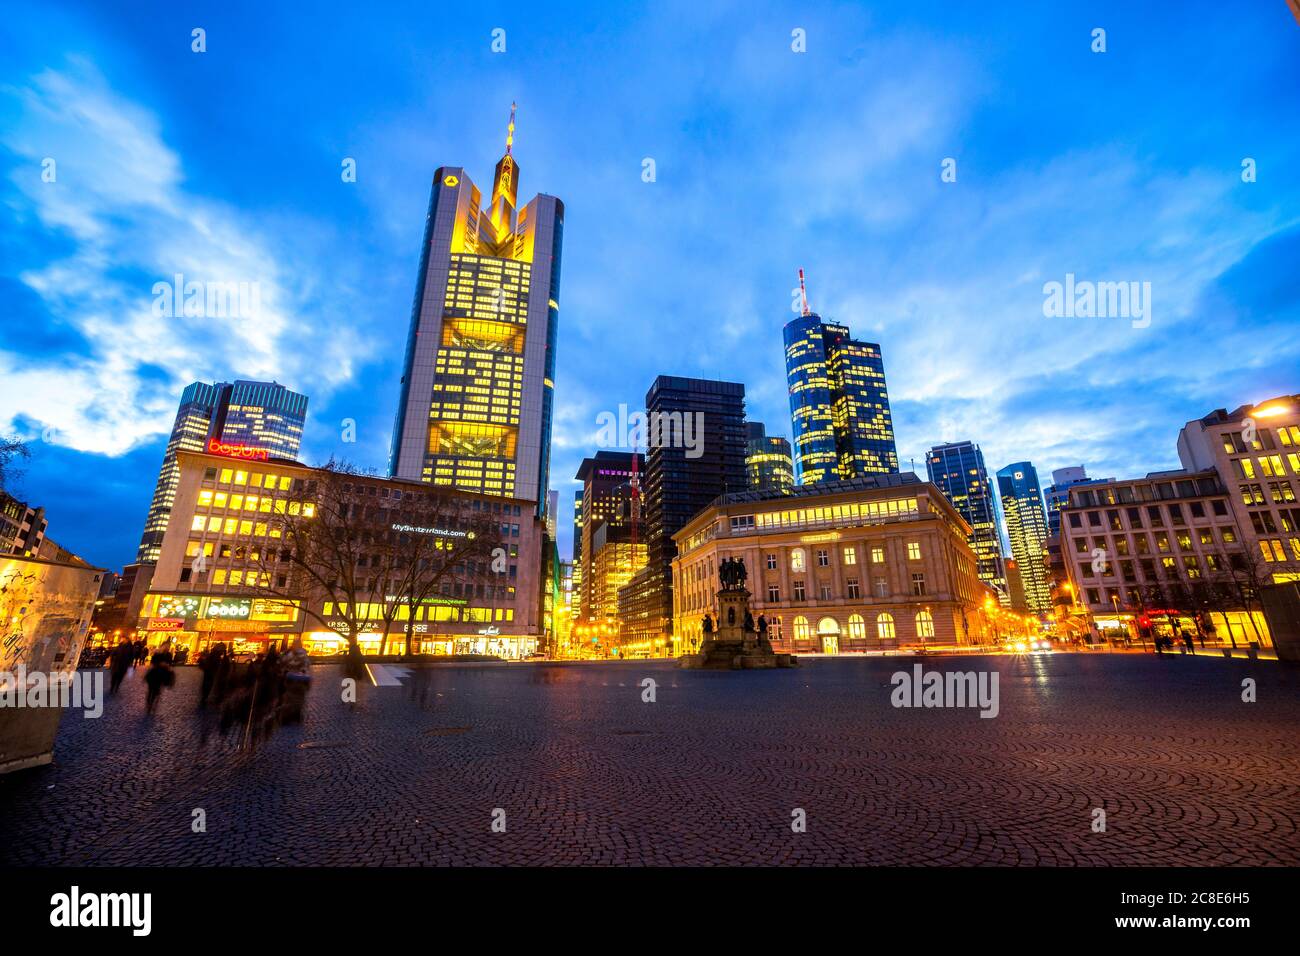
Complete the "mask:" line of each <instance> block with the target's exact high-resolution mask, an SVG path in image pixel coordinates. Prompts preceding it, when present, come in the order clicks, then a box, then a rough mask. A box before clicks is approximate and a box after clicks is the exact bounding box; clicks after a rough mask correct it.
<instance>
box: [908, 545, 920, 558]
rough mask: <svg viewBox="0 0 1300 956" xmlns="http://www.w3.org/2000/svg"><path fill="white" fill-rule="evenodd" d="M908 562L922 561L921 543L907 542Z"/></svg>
mask: <svg viewBox="0 0 1300 956" xmlns="http://www.w3.org/2000/svg"><path fill="white" fill-rule="evenodd" d="M907 560H909V561H920V560H921V543H920V542H919V541H909V542H907Z"/></svg>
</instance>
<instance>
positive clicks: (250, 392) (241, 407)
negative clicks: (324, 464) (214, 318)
mask: <svg viewBox="0 0 1300 956" xmlns="http://www.w3.org/2000/svg"><path fill="white" fill-rule="evenodd" d="M306 421H307V396H306V395H300V394H299V393H298V392H294V391H290V390H289V389H287V388H285V387H284V386H283V385H280V384H278V383H276V382H250V381H243V380H237V381H235V382H217V383H216V384H213V385H209V384H207V383H206V382H194V383H193V384H191V385H190V386H189V387H188V388H186V389H185V391H184V392H182V393H181V403H180V407H179V408H178V409H177V410H176V420H175V422H174V423H173V424H172V433H171V437H170V438H169V439H168V440H167V450H166V451H165V452H164V453H163V463H162V468H161V469H160V470H159V472H158V483H157V485H156V486H155V487H154V493H153V501H152V503H151V504H150V505H149V515H148V517H147V518H145V523H144V534H143V535H142V536H141V538H140V549H139V551H138V552H137V553H136V561H137V562H138V563H141V564H153V563H154V562H156V561H157V560H158V549H159V548H160V547H161V546H162V539H163V533H164V532H165V531H166V530H167V520H168V518H169V517H170V516H171V507H172V501H173V500H174V498H175V496H176V483H177V482H178V481H179V480H180V471H179V469H178V467H177V465H176V453H177V452H178V451H206V452H211V453H213V454H219V455H226V456H229V457H233V458H236V459H240V460H245V461H269V460H271V459H276V458H279V459H284V460H287V461H292V460H293V459H295V458H297V457H298V448H299V446H300V445H301V443H302V430H303V425H304V424H305V423H306Z"/></svg>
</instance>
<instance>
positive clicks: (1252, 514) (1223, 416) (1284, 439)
mask: <svg viewBox="0 0 1300 956" xmlns="http://www.w3.org/2000/svg"><path fill="white" fill-rule="evenodd" d="M1178 457H1179V460H1180V461H1181V462H1182V465H1183V467H1184V468H1185V469H1187V470H1188V471H1200V470H1203V469H1208V468H1212V469H1214V470H1215V471H1216V472H1217V473H1218V475H1219V480H1220V481H1221V482H1222V483H1223V485H1224V487H1225V488H1227V489H1228V497H1229V501H1230V503H1231V505H1232V509H1233V513H1234V514H1235V515H1236V518H1237V524H1238V526H1239V528H1240V531H1241V534H1242V537H1244V538H1246V539H1247V540H1248V542H1249V544H1250V547H1249V549H1248V550H1249V556H1248V557H1247V558H1244V559H1243V560H1245V561H1246V568H1245V571H1246V573H1247V574H1249V576H1250V577H1251V578H1252V579H1253V580H1254V581H1255V582H1256V584H1257V585H1263V584H1285V583H1287V582H1291V581H1300V502H1298V501H1297V497H1300V395H1281V396H1278V397H1276V398H1270V399H1268V400H1267V401H1263V402H1259V403H1257V404H1255V405H1242V406H1240V407H1238V408H1236V409H1234V410H1233V411H1231V412H1229V411H1226V410H1224V409H1222V408H1220V409H1217V410H1215V411H1213V412H1211V413H1210V414H1209V415H1206V416H1205V417H1204V418H1199V419H1196V420H1195V421H1190V422H1188V423H1187V424H1186V425H1184V426H1183V428H1182V429H1181V430H1180V431H1179V433H1178Z"/></svg>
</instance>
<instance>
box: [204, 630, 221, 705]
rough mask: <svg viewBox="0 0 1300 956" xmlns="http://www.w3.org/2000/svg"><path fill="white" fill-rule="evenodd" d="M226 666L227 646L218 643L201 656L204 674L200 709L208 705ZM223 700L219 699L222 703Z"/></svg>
mask: <svg viewBox="0 0 1300 956" xmlns="http://www.w3.org/2000/svg"><path fill="white" fill-rule="evenodd" d="M225 664H226V645H225V643H224V642H221V641H218V642H217V643H216V644H214V645H213V646H212V647H209V648H208V649H207V650H206V651H204V652H203V653H202V654H200V655H199V670H201V671H202V672H203V683H202V685H201V686H200V688H199V707H200V708H203V707H206V706H207V705H208V698H209V697H210V696H212V690H213V688H214V687H215V686H216V683H217V675H218V674H220V673H221V669H222V668H223V667H224V666H225ZM220 700H221V698H219V697H218V698H217V702H218V703H220Z"/></svg>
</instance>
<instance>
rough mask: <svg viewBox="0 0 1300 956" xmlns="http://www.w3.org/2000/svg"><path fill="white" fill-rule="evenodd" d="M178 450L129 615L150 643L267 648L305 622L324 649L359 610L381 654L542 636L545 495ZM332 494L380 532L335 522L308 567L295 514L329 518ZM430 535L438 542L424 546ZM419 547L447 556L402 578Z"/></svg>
mask: <svg viewBox="0 0 1300 956" xmlns="http://www.w3.org/2000/svg"><path fill="white" fill-rule="evenodd" d="M176 463H177V468H178V482H177V486H176V494H175V498H174V503H173V520H172V521H171V522H170V523H169V524H168V526H167V530H166V533H165V534H164V537H163V541H162V544H161V548H160V553H159V558H158V561H157V564H156V566H147V567H148V570H149V571H150V572H151V573H152V578H151V579H150V580H149V584H148V593H147V594H146V595H145V597H144V600H143V603H142V605H141V606H140V607H139V610H138V619H137V620H134V621H125V622H123V624H122V627H123V629H125V628H126V627H129V626H132V625H134V626H136V627H138V628H139V629H140V630H142V631H143V632H145V634H146V635H147V636H148V637H149V639H150V641H151V643H157V642H158V641H160V640H162V639H163V638H170V639H171V640H172V641H173V644H174V646H175V647H177V648H186V649H187V650H188V651H189V652H190V654H191V657H192V656H193V655H194V654H195V653H197V652H198V651H201V650H203V649H204V648H205V647H208V646H209V645H211V644H213V643H216V642H224V643H226V644H227V646H228V647H229V648H230V649H232V650H234V651H235V652H236V653H255V652H258V651H261V650H265V649H266V648H267V647H268V646H270V645H280V646H285V645H287V644H288V643H290V642H292V641H293V639H294V638H295V637H298V636H301V637H302V638H303V641H304V644H305V645H306V647H307V649H308V651H310V652H311V653H312V654H324V655H332V654H338V653H341V652H342V651H344V650H345V649H346V647H347V642H346V639H345V636H344V635H345V634H346V632H347V629H348V626H349V618H353V619H355V620H356V621H357V622H358V624H359V632H358V634H357V641H358V644H359V646H360V648H361V650H362V652H363V653H366V654H374V653H379V652H380V651H381V649H383V648H384V647H385V646H386V647H387V651H388V653H403V652H404V651H405V649H406V644H407V641H408V640H409V641H411V642H412V643H413V647H412V649H413V650H414V651H416V652H417V653H423V654H490V655H495V656H499V657H504V658H509V659H518V658H523V657H527V656H529V655H530V654H533V653H535V652H538V651H539V650H542V649H543V642H544V640H545V639H546V634H545V632H544V628H545V622H544V621H543V619H542V610H543V605H542V603H541V602H540V601H539V600H538V596H539V593H540V590H541V588H542V586H543V581H542V580H541V576H542V574H543V573H544V562H543V553H542V551H543V548H544V547H545V540H546V534H545V519H544V518H539V517H538V516H537V515H536V514H535V512H534V505H535V502H530V501H526V500H523V499H517V498H506V497H503V496H500V495H483V494H474V493H471V492H462V491H459V490H455V489H431V488H430V487H429V485H428V484H426V483H423V482H412V481H402V480H400V479H391V478H382V477H375V476H369V475H341V474H339V473H337V472H331V471H329V470H328V469H321V468H309V467H307V466H305V465H300V464H297V463H294V462H284V461H279V462H277V461H267V462H263V461H253V462H247V461H244V460H242V459H240V458H238V457H236V456H233V455H213V454H207V453H203V452H190V451H179V452H177V454H176ZM322 508H328V509H329V511H332V512H334V513H336V514H338V513H341V512H342V509H346V510H347V512H350V514H351V516H352V517H351V518H348V519H346V523H339V522H341V521H343V519H340V518H335V519H333V520H334V521H335V522H336V525H335V527H338V528H340V529H342V528H349V527H350V528H352V529H354V530H359V532H360V533H361V534H364V535H365V536H366V539H367V541H368V542H369V546H363V547H353V546H351V545H348V544H347V543H346V542H347V541H355V540H356V539H357V534H356V533H351V532H350V533H348V534H347V535H346V536H343V537H342V538H340V540H342V541H343V542H345V543H343V544H340V545H331V544H329V543H328V541H333V540H335V537H334V535H333V534H331V537H330V538H329V539H327V543H324V544H319V545H315V546H313V552H312V553H313V554H316V553H319V556H320V559H321V563H320V565H319V566H318V567H316V566H313V569H312V571H311V572H310V573H306V572H304V571H303V570H302V569H301V567H300V565H299V564H295V562H294V559H293V558H292V557H291V556H290V555H289V554H288V549H286V548H285V547H282V545H283V543H284V542H285V541H286V536H285V528H286V527H287V526H289V525H290V524H291V522H292V521H293V516H297V515H301V516H303V517H304V518H311V519H312V520H314V521H316V522H320V521H324V520H330V519H328V518H325V517H322ZM286 515H287V516H289V517H285V516H286ZM299 520H302V519H299ZM430 522H432V523H430ZM390 532H391V533H390ZM403 536H405V537H403ZM416 538H420V539H423V540H424V541H425V542H427V543H425V544H422V545H420V546H419V547H422V548H424V550H422V551H418V552H417V551H414V550H411V549H412V548H415V547H417V546H415V545H411V544H410V543H409V542H411V541H413V540H415V539H416ZM317 540H320V539H317ZM470 541H474V542H476V544H474V545H469V544H468V543H467V542H470ZM403 542H405V544H404V543H403ZM300 545H301V542H299V546H300ZM402 548H405V550H395V549H402ZM489 548H491V557H489V556H488V549H489ZM475 549H477V550H475ZM462 551H463V552H465V553H467V554H477V557H472V558H465V559H462V560H461V561H460V562H459V563H457V564H455V565H454V566H452V565H451V563H450V560H448V559H435V557H433V556H435V555H440V554H442V553H443V552H446V553H448V554H452V553H457V552H462ZM417 553H418V554H419V555H420V556H419V557H417V558H413V559H411V560H415V561H418V562H420V563H421V565H422V566H425V565H427V566H430V567H434V568H435V570H438V571H439V573H441V569H442V568H443V567H444V566H445V567H446V568H448V570H447V571H446V573H445V576H443V577H441V578H440V579H439V580H438V581H437V582H435V585H434V587H433V588H432V589H431V590H429V591H428V592H418V591H417V590H415V589H412V590H409V591H408V592H407V593H401V592H399V591H398V590H397V588H398V587H401V586H402V584H401V582H402V579H403V574H402V572H401V571H400V570H399V571H398V573H396V574H392V575H391V576H390V569H394V568H396V569H400V568H402V567H409V566H410V560H407V559H406V558H404V557H403V556H404V555H412V554H417ZM498 557H499V558H500V564H499V565H498V564H497V561H498ZM404 560H406V561H407V563H406V564H402V563H401V562H402V561H404ZM440 561H441V563H439V562H440ZM376 565H378V567H376ZM345 568H346V571H345V570H344V569H345ZM131 571H132V569H131V568H127V572H128V573H129V572H131ZM322 582H328V583H329V584H330V586H328V587H326V586H325V585H323V584H322ZM395 582H396V584H395ZM124 583H125V578H124ZM349 585H351V586H349ZM133 590H138V588H133ZM121 591H122V588H121V587H119V593H121ZM345 592H346V593H347V594H349V595H350V597H348V598H342V597H340V596H339V595H340V594H341V593H345ZM348 603H351V604H353V605H354V606H353V607H350V608H349V607H346V606H345V605H346V604H348ZM409 603H416V604H418V606H417V607H415V609H414V613H412V611H411V609H410V608H409V607H408V606H407V605H408V604H409ZM127 610H128V612H129V608H127Z"/></svg>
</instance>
